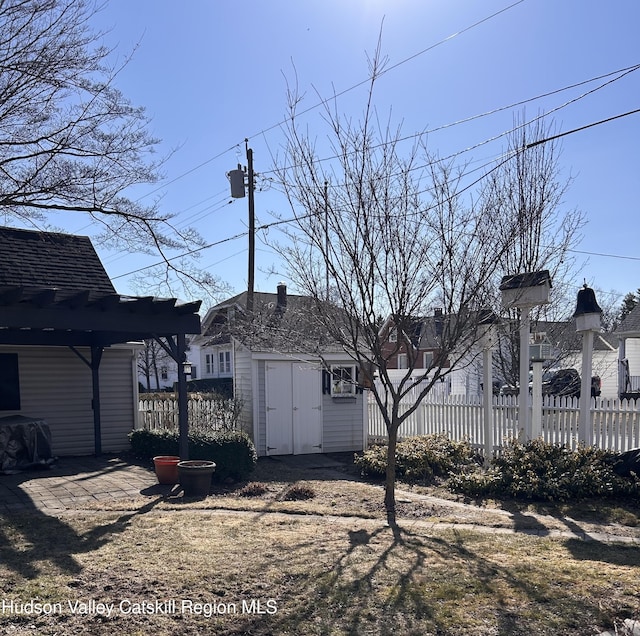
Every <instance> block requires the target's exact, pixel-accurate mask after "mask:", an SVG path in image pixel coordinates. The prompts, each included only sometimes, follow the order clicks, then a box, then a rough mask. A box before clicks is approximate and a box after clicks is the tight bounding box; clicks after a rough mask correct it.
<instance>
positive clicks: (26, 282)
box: [0, 227, 116, 294]
mask: <svg viewBox="0 0 640 636" xmlns="http://www.w3.org/2000/svg"><path fill="white" fill-rule="evenodd" d="M0 287H39V288H46V287H55V288H56V289H61V290H73V291H86V290H90V291H93V292H95V293H96V294H115V293H116V290H115V288H114V287H113V284H112V283H111V280H110V279H109V276H108V274H107V272H106V271H105V269H104V267H103V266H102V263H101V262H100V259H99V258H98V255H97V254H96V251H95V250H94V248H93V245H92V244H91V240H90V239H89V238H88V237H87V236H73V235H70V234H58V233H54V232H34V231H31V230H20V229H15V228H8V227H2V228H0Z"/></svg>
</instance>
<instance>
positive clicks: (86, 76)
mask: <svg viewBox="0 0 640 636" xmlns="http://www.w3.org/2000/svg"><path fill="white" fill-rule="evenodd" d="M96 10H97V9H96V7H95V6H94V5H93V4H92V3H90V2H89V3H87V2H85V1H83V0H5V1H3V2H0V212H1V213H2V214H3V215H4V218H5V222H9V221H10V220H14V221H17V222H22V223H26V224H28V225H31V226H36V227H43V226H50V224H51V223H52V219H53V215H54V214H55V213H56V212H67V213H77V214H83V215H86V216H87V220H89V219H91V220H93V221H96V222H98V223H99V224H100V225H101V226H102V228H103V231H102V234H101V236H100V239H101V241H102V242H108V243H110V244H112V245H114V246H117V247H119V248H124V249H127V250H137V251H143V252H148V253H154V252H155V253H158V252H159V253H160V254H161V255H162V257H163V259H164V261H165V263H166V265H167V266H168V267H173V265H172V264H171V261H169V260H168V258H167V257H166V254H165V253H166V250H170V249H173V248H179V249H180V250H182V251H185V249H189V247H195V246H197V245H200V244H201V240H200V238H199V236H198V235H197V233H196V232H195V231H193V230H191V229H187V230H181V231H179V230H177V229H176V228H175V227H174V226H173V225H172V224H171V217H170V215H168V214H166V213H162V212H161V211H160V210H159V209H158V206H157V202H156V203H152V204H149V205H144V204H143V203H140V202H139V201H136V200H134V199H132V198H130V197H129V196H128V195H127V192H128V191H129V189H130V188H131V187H132V186H136V185H139V184H149V183H155V182H157V180H158V178H159V176H160V172H159V170H160V168H161V164H162V160H161V159H158V158H157V157H155V155H154V149H155V147H156V145H157V143H158V140H157V139H155V138H154V137H152V136H151V135H150V134H149V131H148V119H147V116H146V114H145V111H144V109H143V108H140V107H137V106H134V105H133V104H131V103H130V101H129V100H128V99H126V98H125V96H124V95H123V94H122V93H121V92H120V91H119V90H118V89H117V88H116V86H115V81H116V78H117V75H118V72H119V70H120V68H119V67H118V66H117V65H115V63H114V62H112V60H113V59H115V58H114V56H113V52H112V51H111V50H109V49H107V48H105V47H104V46H102V45H101V44H100V39H101V34H100V33H97V32H95V31H94V30H92V28H91V26H90V22H91V19H92V16H93V15H94V14H95V12H96ZM125 64H126V61H125ZM174 269H176V268H174Z"/></svg>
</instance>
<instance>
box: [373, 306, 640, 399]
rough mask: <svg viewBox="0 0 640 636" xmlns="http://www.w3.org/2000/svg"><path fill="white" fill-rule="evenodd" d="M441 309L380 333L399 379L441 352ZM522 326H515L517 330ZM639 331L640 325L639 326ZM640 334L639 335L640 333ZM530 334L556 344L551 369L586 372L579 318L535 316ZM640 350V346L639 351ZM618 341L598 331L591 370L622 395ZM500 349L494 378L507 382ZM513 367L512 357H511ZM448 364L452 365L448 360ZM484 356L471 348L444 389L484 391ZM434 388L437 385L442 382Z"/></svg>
mask: <svg viewBox="0 0 640 636" xmlns="http://www.w3.org/2000/svg"><path fill="white" fill-rule="evenodd" d="M444 320H446V317H443V315H442V313H441V312H439V311H436V313H435V315H434V316H429V317H427V318H418V319H405V320H403V321H402V328H401V332H402V333H401V334H400V336H402V334H404V336H405V337H404V338H403V337H400V339H399V333H398V327H397V326H396V325H394V324H393V322H392V321H391V320H390V319H387V320H386V321H385V323H384V324H383V327H382V329H381V333H382V334H383V338H385V343H384V344H383V351H385V352H386V353H387V356H388V368H389V369H391V372H390V376H391V377H392V378H393V377H396V378H397V379H398V380H399V379H400V378H402V377H403V376H404V375H405V374H406V369H407V368H408V367H409V363H410V361H411V360H413V361H414V371H413V372H412V375H413V376H419V375H422V374H424V373H425V371H427V370H428V369H430V368H431V367H432V366H433V363H434V360H435V361H437V359H438V356H439V355H440V349H439V347H438V342H439V337H440V335H441V334H442V328H443V321H444ZM517 328H518V326H517V325H513V326H512V329H514V330H516V331H517ZM638 333H640V325H639V331H638ZM639 337H640V336H639ZM531 338H532V343H533V342H534V341H545V342H548V343H549V344H551V350H552V353H553V358H552V359H551V360H549V361H548V362H547V363H546V364H545V368H548V369H560V368H570V367H571V368H575V369H577V370H578V372H579V373H581V372H582V338H581V336H580V334H579V333H577V332H576V330H575V323H574V321H568V322H549V321H535V322H532V324H531ZM407 343H410V344H407ZM502 350H503V354H502V355H503V357H505V358H508V355H509V354H508V348H507V347H503V349H502ZM638 352H639V354H640V348H639V350H638ZM617 356H618V351H617V342H616V338H615V337H614V336H612V335H611V334H602V333H601V334H596V337H595V338H594V344H593V361H592V369H593V374H594V375H599V376H600V378H601V381H602V397H616V395H617V392H618V391H617ZM498 357H499V352H498V351H497V350H494V353H493V359H494V369H493V377H494V379H495V380H496V382H497V383H501V382H505V380H504V378H503V377H502V372H501V370H500V366H501V365H500V364H499V362H498ZM506 365H507V366H508V360H507V361H506ZM443 366H444V368H448V367H449V361H445V364H444V365H443ZM637 368H638V372H639V373H640V355H639V356H638V365H637ZM482 389H483V387H482V355H481V351H480V349H479V347H478V346H477V345H472V346H470V347H469V349H468V351H467V352H466V354H465V355H463V356H461V357H460V360H459V361H458V363H457V367H456V368H455V369H454V370H453V371H451V372H450V373H449V374H447V376H446V378H445V381H444V383H443V385H442V388H441V389H439V390H440V391H441V392H444V394H445V395H464V396H467V397H469V396H472V395H481V394H482ZM434 390H436V391H437V390H438V387H437V385H436V386H435V387H434Z"/></svg>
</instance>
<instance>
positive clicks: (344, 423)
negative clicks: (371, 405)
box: [322, 395, 364, 453]
mask: <svg viewBox="0 0 640 636" xmlns="http://www.w3.org/2000/svg"><path fill="white" fill-rule="evenodd" d="M363 399H364V398H363V396H362V395H358V396H357V397H356V398H355V399H352V398H351V399H349V398H347V399H338V398H332V397H330V396H328V395H324V396H323V399H322V414H323V429H322V452H323V453H340V452H345V451H356V450H362V449H363V448H364V440H363V420H362V418H363V409H362V400H363Z"/></svg>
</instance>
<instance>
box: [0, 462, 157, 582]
mask: <svg viewBox="0 0 640 636" xmlns="http://www.w3.org/2000/svg"><path fill="white" fill-rule="evenodd" d="M85 463H86V466H90V467H91V469H92V473H91V475H86V474H83V475H82V476H81V475H79V476H78V479H79V480H87V479H90V478H91V476H99V475H107V474H112V473H114V472H115V471H117V470H122V469H123V468H125V467H126V465H125V464H123V463H119V464H118V465H117V466H113V465H103V464H104V462H100V461H96V462H95V463H93V464H91V463H90V462H89V460H87V461H86V462H85ZM86 466H85V464H83V468H86ZM76 470H78V468H77V467H76ZM73 474H74V473H73V465H72V463H70V466H68V467H66V468H65V469H64V471H60V470H58V471H57V472H56V475H55V476H60V475H64V476H73ZM34 476H35V475H34V473H29V472H26V473H22V474H19V475H11V476H10V477H11V484H12V486H11V487H12V488H13V492H14V493H15V492H18V491H17V490H16V487H18V488H19V484H20V483H21V481H32V480H33V479H34ZM37 476H38V477H41V478H43V479H46V477H47V473H38V474H37ZM123 479H124V477H123ZM4 485H5V487H6V488H5V490H7V491H9V488H8V487H7V484H6V483H5V484H4ZM151 491H154V488H153V487H152V488H151V489H144V490H143V491H141V492H146V494H147V495H152V496H153V498H152V499H149V501H147V502H146V503H145V504H144V505H143V506H141V507H138V508H136V509H135V510H133V511H131V512H127V513H124V514H121V515H120V516H119V517H118V518H117V519H115V520H113V521H110V522H108V523H104V524H100V525H97V526H94V527H92V528H91V529H90V530H88V531H86V532H81V531H77V530H76V529H75V528H74V527H73V526H72V525H71V524H68V523H66V522H65V521H64V518H63V517H62V516H55V514H52V515H49V514H47V513H46V512H44V511H43V510H42V509H41V508H39V507H38V506H37V505H36V504H35V503H34V501H33V500H32V499H31V497H30V496H29V494H28V492H27V491H25V490H23V491H22V493H21V494H20V496H19V505H16V507H15V508H14V509H13V510H11V511H8V512H5V513H4V514H0V563H2V564H3V565H4V567H5V568H8V569H9V570H12V571H13V572H15V573H16V574H18V575H20V576H22V577H24V578H25V579H35V578H37V577H38V576H39V575H40V574H42V573H43V572H44V571H46V570H47V568H49V567H50V566H53V567H54V568H56V569H57V570H58V571H59V572H60V573H63V574H69V575H77V574H78V573H79V572H80V571H81V570H82V566H81V564H80V563H79V562H78V560H77V559H76V558H75V557H74V555H75V554H80V553H88V552H92V551H94V550H97V549H99V548H100V547H101V546H103V545H105V544H107V543H108V542H109V541H110V540H111V538H112V537H113V536H114V535H115V534H118V533H122V532H124V531H125V530H126V529H127V528H128V527H129V525H130V523H131V520H132V519H133V518H134V517H136V516H139V515H143V514H145V513H147V512H149V511H151V510H153V509H154V508H155V507H156V506H157V505H158V504H159V503H160V502H162V501H164V500H165V499H166V498H167V494H166V493H165V492H155V491H154V492H153V493H152V492H151ZM81 514H82V512H78V515H81ZM89 514H91V512H90V513H89Z"/></svg>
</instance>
